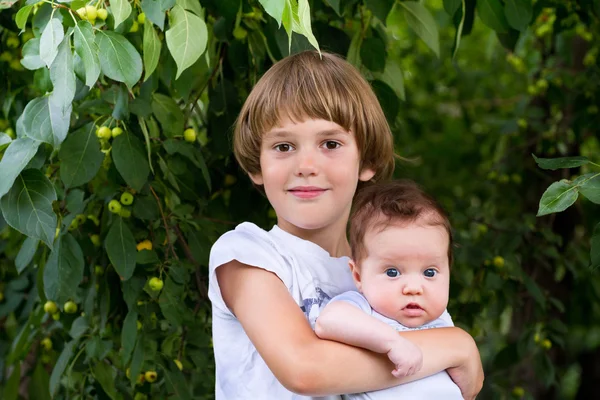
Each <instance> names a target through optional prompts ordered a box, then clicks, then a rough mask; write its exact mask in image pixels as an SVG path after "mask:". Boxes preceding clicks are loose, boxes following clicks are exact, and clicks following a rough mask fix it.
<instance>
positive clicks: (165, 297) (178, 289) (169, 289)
mask: <svg viewBox="0 0 600 400" xmlns="http://www.w3.org/2000/svg"><path fill="white" fill-rule="evenodd" d="M183 292H184V286H183V285H178V284H177V283H175V282H174V281H173V280H172V279H171V277H167V280H166V282H165V287H164V288H163V290H162V292H161V294H160V297H159V298H158V305H159V306H160V310H161V311H162V313H163V315H164V316H165V318H166V319H167V321H169V322H170V323H171V325H173V326H174V327H179V326H181V324H182V323H183V315H182V313H181V304H182V303H183Z"/></svg>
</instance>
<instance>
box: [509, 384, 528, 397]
mask: <svg viewBox="0 0 600 400" xmlns="http://www.w3.org/2000/svg"><path fill="white" fill-rule="evenodd" d="M512 394H513V396H515V397H519V398H521V397H523V396H525V389H523V388H522V387H521V386H515V387H514V389H513V391H512Z"/></svg>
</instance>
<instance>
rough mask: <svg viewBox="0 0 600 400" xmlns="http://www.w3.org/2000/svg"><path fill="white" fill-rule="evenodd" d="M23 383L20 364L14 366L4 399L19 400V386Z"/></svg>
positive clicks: (5, 389)
mask: <svg viewBox="0 0 600 400" xmlns="http://www.w3.org/2000/svg"><path fill="white" fill-rule="evenodd" d="M20 383H21V363H20V362H18V363H16V364H15V365H14V368H13V370H12V373H11V374H10V378H8V379H7V381H6V386H4V393H3V396H2V398H3V399H4V400H17V399H18V397H19V384H20Z"/></svg>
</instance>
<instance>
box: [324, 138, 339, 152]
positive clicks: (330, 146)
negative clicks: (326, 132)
mask: <svg viewBox="0 0 600 400" xmlns="http://www.w3.org/2000/svg"><path fill="white" fill-rule="evenodd" d="M338 147H341V144H339V143H338V142H336V141H334V140H328V141H326V142H325V148H326V149H327V150H335V149H337V148H338Z"/></svg>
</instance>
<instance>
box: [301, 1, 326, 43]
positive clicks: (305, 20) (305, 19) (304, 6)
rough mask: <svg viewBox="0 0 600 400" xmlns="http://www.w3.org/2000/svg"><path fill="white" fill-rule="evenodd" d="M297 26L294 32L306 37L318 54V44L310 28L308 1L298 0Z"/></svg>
mask: <svg viewBox="0 0 600 400" xmlns="http://www.w3.org/2000/svg"><path fill="white" fill-rule="evenodd" d="M297 22H298V25H297V27H296V29H295V31H296V32H298V33H300V34H302V35H304V36H306V38H307V39H308V41H309V42H310V44H311V45H312V46H313V47H314V48H315V49H317V50H319V52H320V51H321V50H320V49H319V43H318V42H317V39H316V38H315V35H313V32H312V27H311V25H310V5H309V4H308V0H298V21H297Z"/></svg>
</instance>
